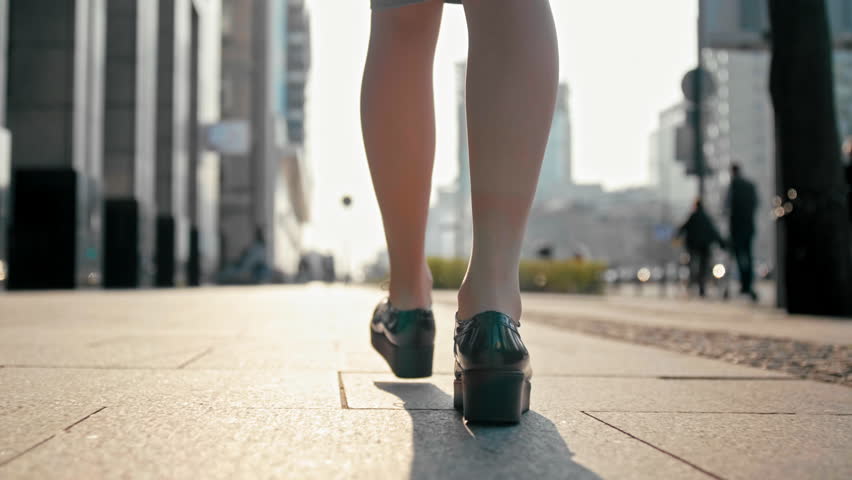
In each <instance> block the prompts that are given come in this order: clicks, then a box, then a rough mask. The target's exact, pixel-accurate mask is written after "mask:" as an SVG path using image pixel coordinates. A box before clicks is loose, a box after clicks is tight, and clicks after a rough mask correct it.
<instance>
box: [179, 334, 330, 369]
mask: <svg viewBox="0 0 852 480" xmlns="http://www.w3.org/2000/svg"><path fill="white" fill-rule="evenodd" d="M341 356H342V354H341V352H339V351H338V346H337V345H336V344H335V343H333V342H316V343H314V342H310V341H308V342H300V343H295V342H293V343H291V342H278V341H277V340H261V339H254V338H240V339H235V340H233V341H230V342H227V343H223V344H222V345H218V346H216V347H214V348H212V349H211V350H210V352H208V353H207V354H205V355H204V356H202V357H200V358H199V359H198V360H196V361H194V362H192V363H191V364H189V365H187V366H186V368H188V369H217V370H239V369H270V368H271V369H283V370H287V371H314V370H319V371H328V370H335V371H336V370H340V369H341V368H342V364H343V362H342V360H341Z"/></svg>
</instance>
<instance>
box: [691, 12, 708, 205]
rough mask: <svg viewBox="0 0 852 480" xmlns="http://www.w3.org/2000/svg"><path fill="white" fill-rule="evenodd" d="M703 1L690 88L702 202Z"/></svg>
mask: <svg viewBox="0 0 852 480" xmlns="http://www.w3.org/2000/svg"><path fill="white" fill-rule="evenodd" d="M703 4H704V2H703V0H699V1H698V26H697V32H698V40H697V42H696V43H697V45H698V57H697V64H698V66H697V67H696V74H695V75H693V79H692V87H693V91H694V92H695V102H694V105H693V128H694V131H695V148H694V151H693V155H694V161H695V176H696V177H698V199H699V200H701V201H702V202H703V201H704V194H705V185H704V176H705V174H706V171H705V170H706V169H705V165H704V129H703V128H702V113H703V112H702V109H703V108H704V105H703V101H704V95H703V91H702V80H703V78H702V73H703V72H704V61H703V58H702V56H701V51H702V46H703V45H702V43H703V37H704V31H703V30H704V29H703V27H702V21H701V15H702V12H703V10H704V8H703Z"/></svg>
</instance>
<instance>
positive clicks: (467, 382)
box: [453, 370, 532, 423]
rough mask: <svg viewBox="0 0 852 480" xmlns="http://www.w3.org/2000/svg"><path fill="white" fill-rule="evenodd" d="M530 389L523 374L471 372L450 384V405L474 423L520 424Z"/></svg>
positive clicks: (487, 371) (486, 371) (526, 406)
mask: <svg viewBox="0 0 852 480" xmlns="http://www.w3.org/2000/svg"><path fill="white" fill-rule="evenodd" d="M531 390H532V386H531V385H530V381H529V379H528V378H526V376H525V375H524V374H523V372H505V371H494V370H471V371H466V372H462V373H461V378H458V379H456V380H455V381H454V382H453V406H454V407H455V409H456V410H458V411H459V412H462V414H463V415H464V418H465V420H467V421H468V422H473V423H519V422H520V421H521V416H522V415H523V414H524V413H526V412H528V411H529V409H530V391H531Z"/></svg>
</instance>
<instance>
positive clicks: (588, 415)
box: [580, 410, 725, 480]
mask: <svg viewBox="0 0 852 480" xmlns="http://www.w3.org/2000/svg"><path fill="white" fill-rule="evenodd" d="M580 413H582V414H583V415H586V416H587V417H589V418H593V419H595V420H597V421H599V422H601V423H603V424H604V425H606V426H608V427H610V428H612V429H615V430H618V431H619V432H621V433H623V434H625V435H627V436H628V437H630V438H632V439H634V440H637V441H639V442H642V443H644V444H645V445H648V446H649V447H651V448H653V449H654V450H657V451H658V452H661V453H664V454H666V455H668V456H670V457H672V458H674V459H675V460H679V461H681V462H683V463H685V464H687V465H689V466H690V467H692V468H694V469H696V470H698V471H699V472H701V473H703V474H705V475H707V476H710V477H712V478H715V479H716V480H725V479H724V477H720V476H719V475H717V474H715V473H713V472H710V471H708V470H705V469H703V468H701V467H699V466H698V465H696V464H694V463H692V462H690V461H689V460H686V459H683V458H681V457H679V456H677V455H675V454H673V453H671V452H669V451H667V450H664V449H662V448H660V447H658V446H656V445H654V444H653V443H651V442H648V441H646V440H642V439H641V438H639V437H637V436H636V435H633V434H632V433H630V432H627V431H625V430H622V429H620V428H618V427H616V426H615V425H613V424H611V423H607V422H605V421H603V420H601V419H600V418H598V417H596V416H594V415H592V414H590V413H588V412H586V411H582V410H581V411H580Z"/></svg>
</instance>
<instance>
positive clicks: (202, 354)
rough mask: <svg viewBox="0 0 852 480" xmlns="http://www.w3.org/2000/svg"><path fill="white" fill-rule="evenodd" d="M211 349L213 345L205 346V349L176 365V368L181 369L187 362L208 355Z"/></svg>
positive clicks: (189, 362)
mask: <svg viewBox="0 0 852 480" xmlns="http://www.w3.org/2000/svg"><path fill="white" fill-rule="evenodd" d="M212 351H213V347H207V349H206V350H204V351H203V352H201V353H199V354H198V355H196V356H194V357H192V358H190V359H189V360H187V361H185V362H183V363H181V364H180V365H178V367H177V369H178V370H182V369H184V368H186V367H187V366H188V365H189V364H191V363H193V362H195V361H197V360H199V359H201V357H203V356H205V355H208V354H209V353H210V352H212Z"/></svg>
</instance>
